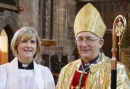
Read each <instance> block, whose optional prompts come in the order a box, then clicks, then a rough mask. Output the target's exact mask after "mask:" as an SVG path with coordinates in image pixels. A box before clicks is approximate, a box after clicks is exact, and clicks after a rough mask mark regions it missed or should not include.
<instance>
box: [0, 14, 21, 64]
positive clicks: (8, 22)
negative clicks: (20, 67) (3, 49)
mask: <svg viewBox="0 0 130 89" xmlns="http://www.w3.org/2000/svg"><path fill="white" fill-rule="evenodd" d="M2 29H4V30H5V32H6V34H7V37H8V61H9V62H10V61H11V60H12V59H13V58H14V56H13V53H12V51H11V47H10V44H11V40H12V37H13V35H14V33H15V32H16V31H17V30H18V29H19V26H18V23H17V21H16V20H15V19H14V18H13V17H12V16H11V15H8V16H6V17H4V18H3V19H2V20H0V32H1V31H2Z"/></svg>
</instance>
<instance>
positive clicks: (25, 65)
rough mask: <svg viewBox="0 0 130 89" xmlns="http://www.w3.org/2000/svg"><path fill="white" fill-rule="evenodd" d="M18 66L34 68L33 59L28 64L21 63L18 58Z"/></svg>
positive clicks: (28, 68) (20, 67)
mask: <svg viewBox="0 0 130 89" xmlns="http://www.w3.org/2000/svg"><path fill="white" fill-rule="evenodd" d="M18 68H19V69H26V70H31V69H34V65H33V61H32V62H31V63H29V64H23V63H21V62H20V61H19V60H18Z"/></svg>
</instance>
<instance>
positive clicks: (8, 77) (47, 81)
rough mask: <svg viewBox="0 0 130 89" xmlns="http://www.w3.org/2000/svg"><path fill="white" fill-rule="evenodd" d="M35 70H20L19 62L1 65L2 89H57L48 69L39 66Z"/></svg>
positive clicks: (0, 80)
mask: <svg viewBox="0 0 130 89" xmlns="http://www.w3.org/2000/svg"><path fill="white" fill-rule="evenodd" d="M33 64H34V69H32V70H26V69H18V60H17V58H14V59H13V61H12V62H11V63H6V64H3V65H0V89H55V84H54V79H53V76H52V74H51V72H50V70H49V68H48V67H44V66H42V65H37V64H36V63H35V61H33Z"/></svg>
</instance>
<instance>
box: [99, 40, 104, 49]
mask: <svg viewBox="0 0 130 89" xmlns="http://www.w3.org/2000/svg"><path fill="white" fill-rule="evenodd" d="M103 44H104V39H100V41H99V46H100V48H102V46H103Z"/></svg>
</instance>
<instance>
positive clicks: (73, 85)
mask: <svg viewBox="0 0 130 89" xmlns="http://www.w3.org/2000/svg"><path fill="white" fill-rule="evenodd" d="M80 75H81V73H80V72H78V71H77V70H76V71H75V73H74V76H73V79H72V82H71V85H70V89H78V84H79V79H80ZM87 77H88V74H84V76H83V79H82V83H81V88H80V89H85V88H84V87H85V81H86V80H87Z"/></svg>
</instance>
